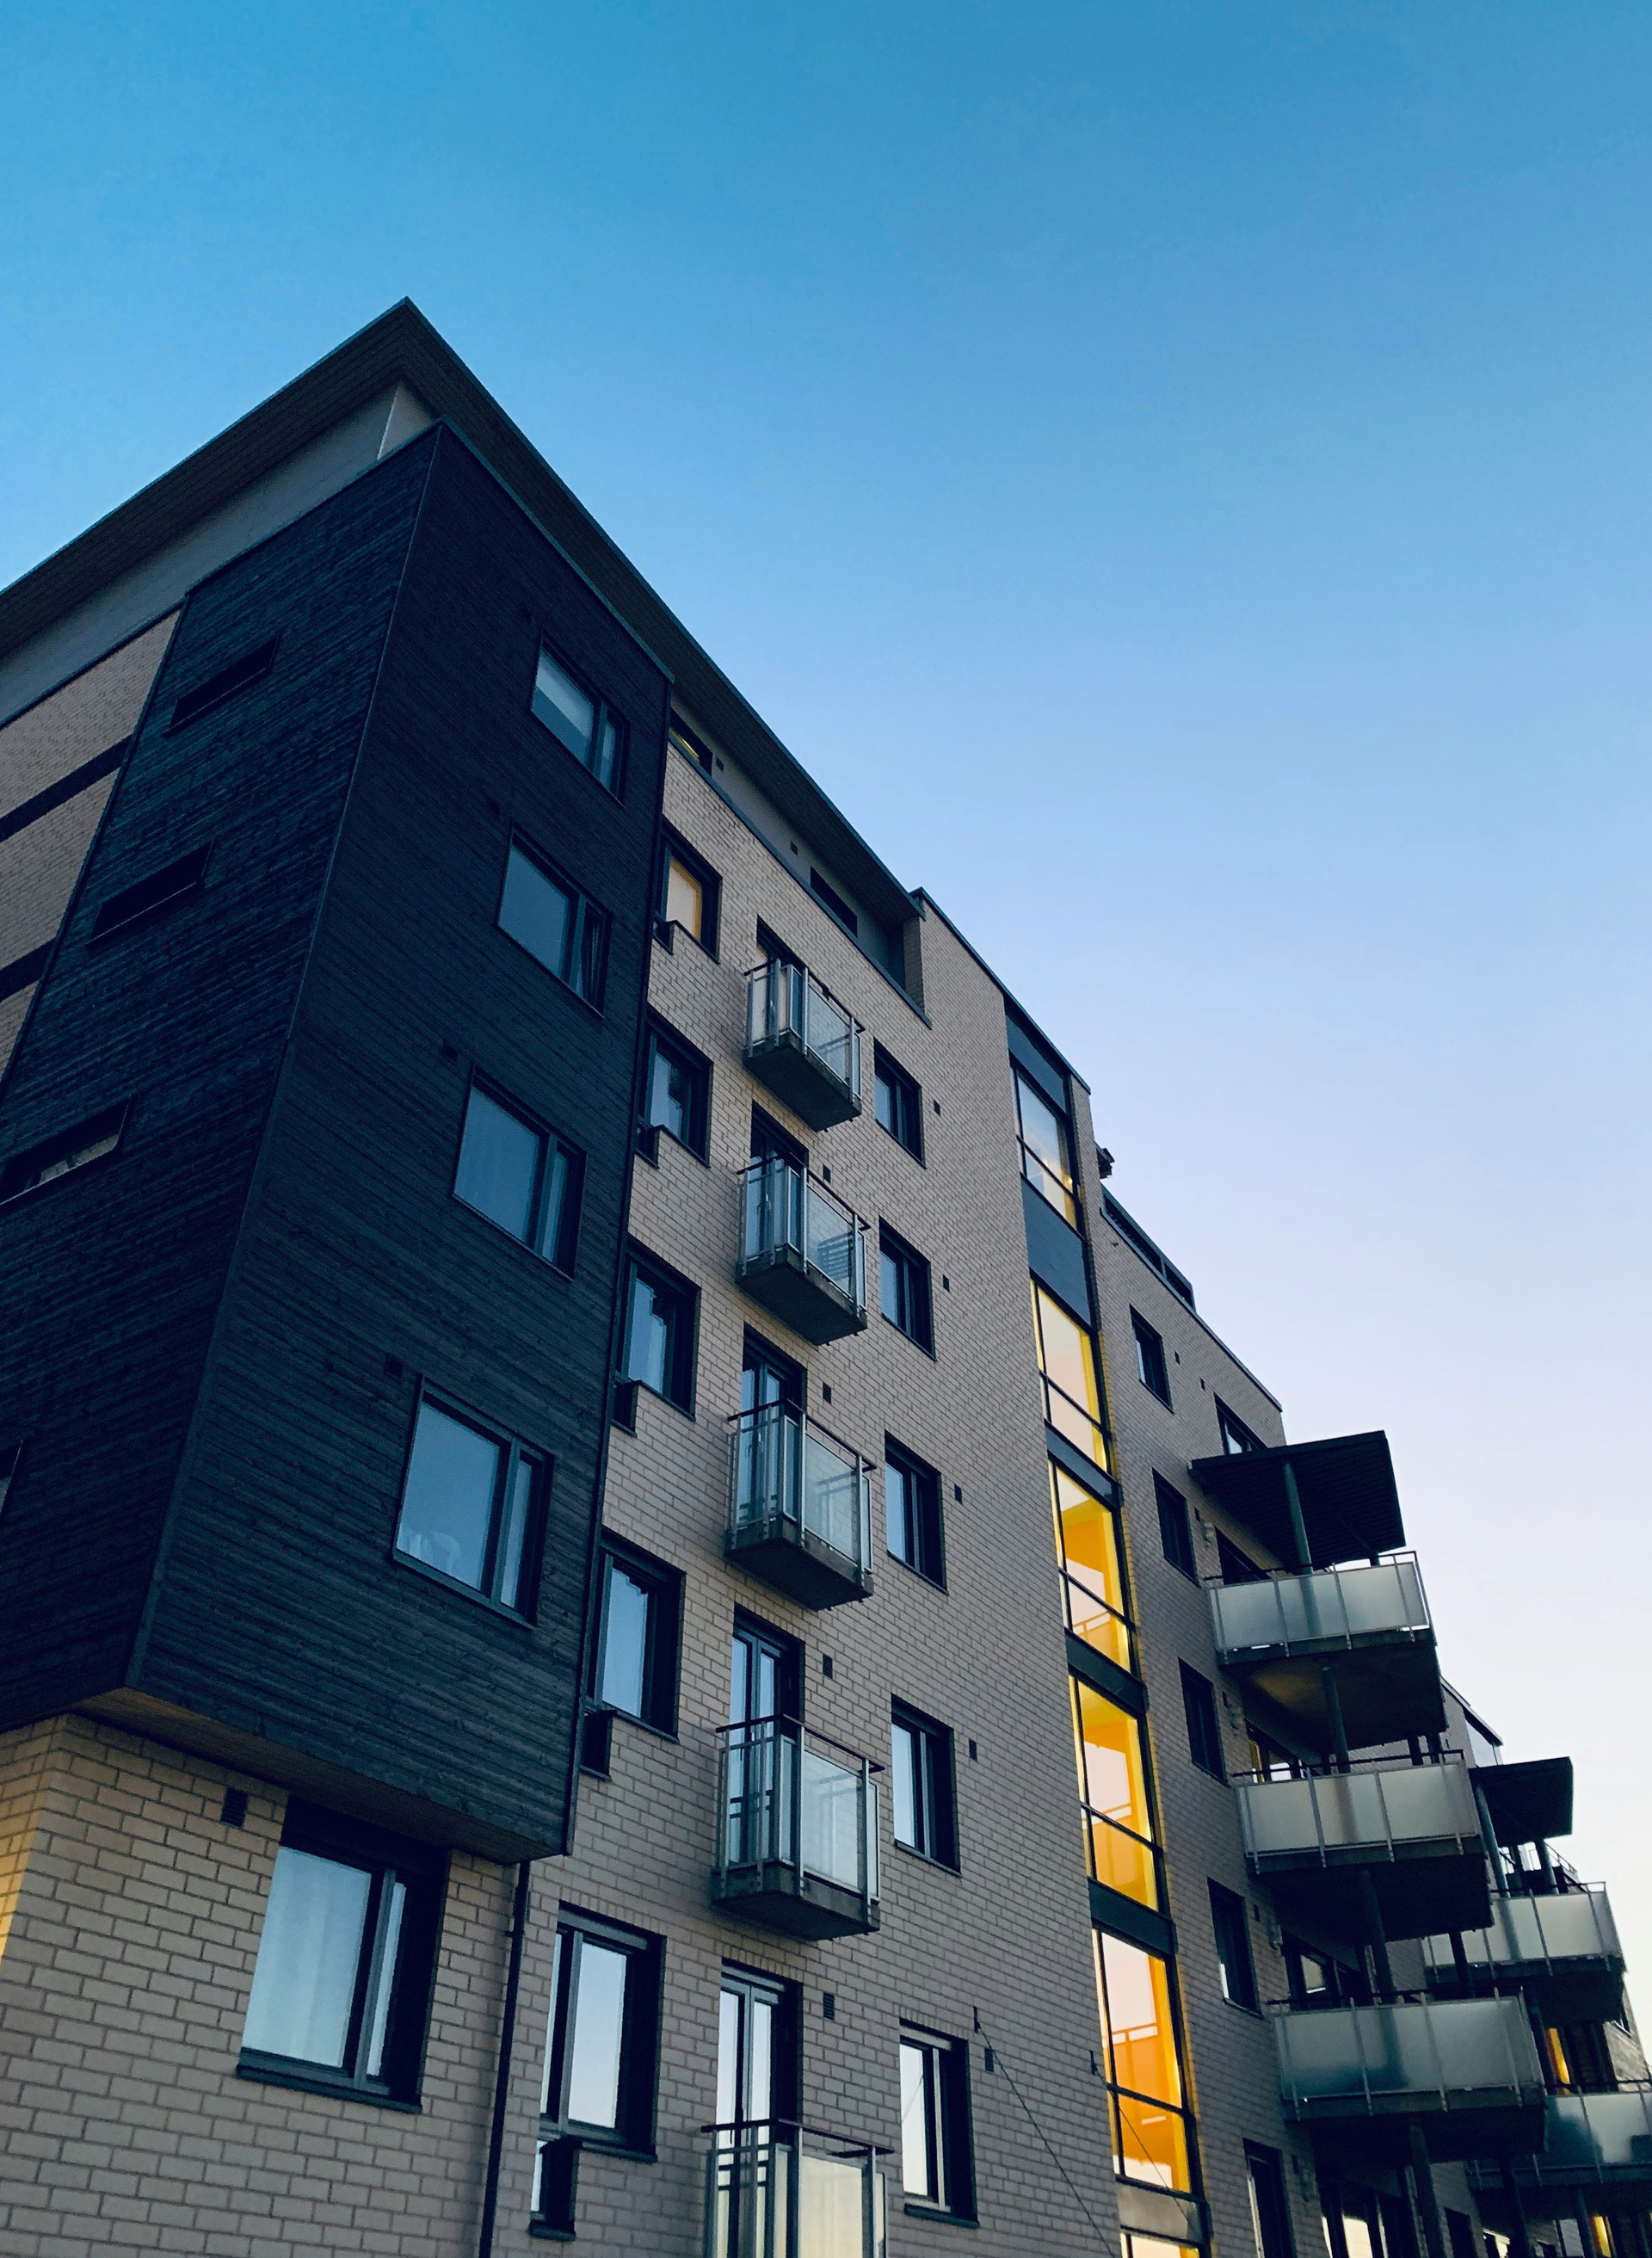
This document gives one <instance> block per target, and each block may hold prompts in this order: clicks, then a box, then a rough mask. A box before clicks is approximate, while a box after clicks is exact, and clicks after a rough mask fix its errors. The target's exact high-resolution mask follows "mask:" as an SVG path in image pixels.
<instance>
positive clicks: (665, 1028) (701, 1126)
mask: <svg viewBox="0 0 1652 2258" xmlns="http://www.w3.org/2000/svg"><path fill="white" fill-rule="evenodd" d="M647 1030H648V1042H647V1045H646V1046H645V1049H644V1054H643V1079H642V1135H643V1136H644V1137H645V1138H647V1139H649V1140H650V1142H654V1143H656V1142H657V1139H658V1138H659V1137H669V1138H670V1140H671V1142H672V1143H673V1144H674V1145H680V1146H681V1147H682V1148H683V1150H684V1152H685V1153H691V1154H693V1155H694V1158H695V1159H696V1160H697V1161H704V1162H705V1163H706V1165H707V1166H709V1165H710V1154H711V1129H712V1062H711V1061H710V1059H708V1058H707V1057H706V1055H705V1052H704V1051H699V1050H696V1049H695V1047H694V1046H693V1044H692V1043H691V1042H689V1041H687V1040H685V1039H684V1037H683V1036H682V1035H679V1034H678V1033H677V1029H676V1028H675V1027H673V1026H670V1023H669V1022H668V1021H666V1020H664V1019H661V1018H660V1016H659V1014H658V1012H649V1014H648V1019H647ZM661 1055H663V1056H665V1057H667V1058H669V1059H670V1061H671V1062H672V1063H673V1064H674V1065H676V1066H678V1067H681V1068H682V1069H683V1070H684V1072H685V1073H686V1074H688V1075H689V1076H691V1078H692V1081H693V1085H694V1103H693V1107H692V1112H693V1117H694V1118H693V1121H692V1123H691V1127H692V1128H693V1131H694V1134H693V1135H692V1136H690V1137H679V1136H678V1135H677V1132H676V1130H675V1129H673V1128H672V1126H671V1125H670V1122H669V1121H656V1120H655V1119H654V1118H653V1109H654V1062H655V1060H656V1057H658V1056H661ZM649 1159H650V1160H653V1161H656V1165H657V1161H658V1153H657V1150H656V1151H654V1152H650V1153H649Z"/></svg>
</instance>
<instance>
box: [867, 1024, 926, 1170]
mask: <svg viewBox="0 0 1652 2258" xmlns="http://www.w3.org/2000/svg"><path fill="white" fill-rule="evenodd" d="M872 1060H873V1100H872V1103H873V1109H874V1111H876V1116H877V1125H878V1127H879V1128H880V1129H887V1130H888V1132H889V1133H890V1136H891V1137H892V1138H893V1139H894V1140H895V1141H896V1143H897V1145H904V1146H905V1147H906V1149H907V1151H908V1152H909V1153H910V1154H911V1156H912V1158H913V1159H914V1160H915V1161H921V1160H922V1159H923V1157H924V1093H923V1091H922V1090H920V1089H919V1088H918V1084H917V1083H915V1082H914V1081H913V1080H912V1077H911V1075H910V1074H908V1073H907V1071H906V1069H905V1068H904V1066H897V1064H896V1063H895V1062H894V1060H893V1059H892V1058H891V1057H890V1054H889V1053H888V1052H887V1051H886V1050H885V1049H884V1047H883V1044H882V1043H875V1044H874V1045H873V1047H872Z"/></svg>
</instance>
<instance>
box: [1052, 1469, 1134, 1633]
mask: <svg viewBox="0 0 1652 2258" xmlns="http://www.w3.org/2000/svg"><path fill="white" fill-rule="evenodd" d="M1050 1485H1051V1488H1052V1491H1053V1496H1054V1504H1055V1529H1056V1540H1057V1543H1058V1544H1059V1545H1060V1551H1061V1559H1062V1564H1063V1566H1065V1568H1066V1570H1067V1620H1068V1622H1069V1623H1070V1624H1071V1626H1072V1629H1073V1631H1074V1636H1075V1637H1079V1638H1081V1639H1082V1640H1083V1641H1084V1642H1085V1644H1087V1645H1088V1646H1093V1647H1095V1649H1096V1650H1097V1651H1098V1652H1100V1653H1102V1654H1104V1655H1106V1656H1107V1657H1108V1658H1109V1659H1110V1661H1113V1662H1116V1663H1117V1665H1119V1667H1120V1669H1121V1670H1128V1669H1129V1668H1130V1667H1131V1652H1130V1633H1129V1631H1128V1630H1126V1628H1125V1626H1124V1623H1123V1622H1121V1621H1120V1620H1119V1618H1120V1617H1121V1616H1122V1615H1123V1614H1124V1577H1123V1575H1122V1574H1121V1573H1120V1571H1119V1565H1118V1525H1117V1520H1116V1518H1115V1516H1114V1514H1113V1511H1112V1509H1111V1507H1110V1506H1106V1505H1103V1502H1102V1501H1101V1499H1100V1498H1099V1497H1095V1496H1093V1495H1091V1493H1090V1492H1089V1491H1088V1490H1087V1489H1086V1488H1084V1485H1083V1484H1082V1483H1081V1482H1076V1481H1074V1479H1073V1477H1072V1475H1071V1474H1069V1473H1067V1472H1066V1471H1065V1469H1064V1468H1062V1467H1060V1466H1056V1465H1054V1464H1053V1463H1052V1465H1051V1467H1050Z"/></svg>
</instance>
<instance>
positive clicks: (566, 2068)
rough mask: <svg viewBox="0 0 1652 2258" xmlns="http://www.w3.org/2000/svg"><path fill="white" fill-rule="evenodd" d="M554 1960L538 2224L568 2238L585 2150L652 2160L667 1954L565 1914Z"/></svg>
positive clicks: (643, 1939)
mask: <svg viewBox="0 0 1652 2258" xmlns="http://www.w3.org/2000/svg"><path fill="white" fill-rule="evenodd" d="M556 1951H557V1956H556V1962H555V1965H554V1968H553V1970H552V1975H551V1988H550V2015H549V2022H548V2024H547V2027H546V2033H545V2070H544V2077H543V2081H542V2085H541V2088H540V2097H539V2142H540V2145H539V2166H538V2171H537V2174H536V2176H535V2190H534V2214H535V2219H538V2220H539V2221H540V2223H541V2224H542V2225H544V2226H551V2227H556V2228H557V2229H559V2230H560V2231H561V2232H563V2233H570V2232H571V2230H572V2226H573V2218H572V2196H573V2172H572V2164H573V2160H574V2157H575V2156H577V2155H578V2149H579V2148H610V2149H619V2150H621V2151H623V2152H625V2153H627V2154H629V2155H652V2154H653V2149H654V2094H655V2084H656V2072H657V2066H658V2060H659V2027H660V1966H661V1960H662V1945H661V1941H660V1939H659V1938H658V1937H657V1936H649V1935H644V1934H643V1933H642V1932H641V1931H640V1930H637V1929H631V1928H617V1927H615V1926H614V1925H613V1923H611V1922H608V1921H598V1920H594V1919H592V1918H590V1917H589V1916H587V1915H586V1914H580V1913H575V1912H573V1911H572V1910H571V1908H569V1907H565V1906H564V1908H563V1915H562V1919H561V1921H559V1922H558V1924H557V1949H556Z"/></svg>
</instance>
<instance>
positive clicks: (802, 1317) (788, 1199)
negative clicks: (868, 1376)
mask: <svg viewBox="0 0 1652 2258" xmlns="http://www.w3.org/2000/svg"><path fill="white" fill-rule="evenodd" d="M736 1275H737V1276H738V1277H739V1280H740V1282H741V1285H742V1286H743V1287H744V1288H745V1289H746V1291H747V1292H748V1294H749V1295H750V1296H752V1298H753V1300H754V1301H758V1302H761V1303H762V1305H763V1307H764V1308H765V1309H769V1310H773V1311H774V1313H775V1315H776V1317H782V1318H783V1319H784V1321H785V1322H786V1324H789V1325H790V1326H791V1329H792V1331H794V1332H799V1333H801V1334H802V1335H803V1337H804V1338H805V1340H812V1341H815V1342H821V1341H830V1340H840V1339H841V1338H843V1336H844V1335H845V1334H846V1333H854V1332H860V1331H863V1330H864V1328H865V1325H866V1226H865V1225H863V1224H862V1223H861V1218H859V1216H857V1215H856V1214H855V1212H854V1210H853V1209H852V1208H848V1207H846V1206H845V1205H844V1204H843V1202H842V1201H841V1200H840V1199H839V1198H838V1197H837V1196H836V1195H835V1194H834V1193H833V1192H832V1191H831V1190H829V1189H828V1188H827V1187H826V1185H825V1184H823V1183H822V1182H820V1181H819V1178H818V1177H815V1176H812V1175H805V1172H804V1171H803V1170H802V1169H801V1168H793V1167H792V1165H791V1162H790V1161H785V1160H783V1159H782V1158H781V1157H780V1156H779V1154H770V1155H769V1158H768V1159H766V1160H761V1161H753V1162H752V1163H751V1165H750V1167H749V1168H747V1169H746V1170H745V1172H744V1175H742V1177H741V1234H740V1267H739V1270H738V1272H737V1273H736Z"/></svg>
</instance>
